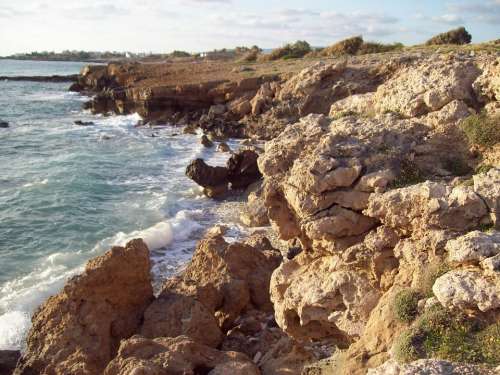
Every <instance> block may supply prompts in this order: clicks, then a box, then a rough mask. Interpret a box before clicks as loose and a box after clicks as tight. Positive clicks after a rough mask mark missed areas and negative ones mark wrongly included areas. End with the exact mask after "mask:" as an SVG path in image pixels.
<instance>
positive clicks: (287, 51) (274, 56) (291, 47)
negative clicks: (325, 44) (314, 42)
mask: <svg viewBox="0 0 500 375" xmlns="http://www.w3.org/2000/svg"><path fill="white" fill-rule="evenodd" d="M311 51H312V48H311V46H310V44H309V43H307V42H306V41H305V40H298V41H296V42H295V43H293V44H287V45H285V46H284V47H281V48H276V49H274V50H272V51H271V53H270V54H269V55H265V57H264V60H269V61H274V60H279V59H297V58H301V57H304V56H305V55H307V54H308V53H309V52H311Z"/></svg>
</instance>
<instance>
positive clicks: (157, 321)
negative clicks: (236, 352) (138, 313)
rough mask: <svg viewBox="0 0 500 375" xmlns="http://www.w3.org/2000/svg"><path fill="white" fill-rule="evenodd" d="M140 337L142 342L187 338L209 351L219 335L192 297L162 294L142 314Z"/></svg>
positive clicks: (211, 321)
mask: <svg viewBox="0 0 500 375" xmlns="http://www.w3.org/2000/svg"><path fill="white" fill-rule="evenodd" d="M140 334H141V335H142V336H144V337H146V338H151V339H153V338H156V337H177V336H188V337H190V338H191V339H193V340H194V341H196V342H198V343H200V344H204V345H207V346H211V347H214V348H215V347H217V346H218V345H219V343H220V342H221V338H222V333H221V331H220V329H219V326H218V325H217V321H216V320H215V317H214V316H213V314H212V313H211V312H210V311H209V310H208V309H207V308H206V307H205V306H203V304H201V303H200V302H198V301H197V300H195V299H194V298H192V297H189V296H183V295H180V294H176V293H168V292H167V293H163V294H162V295H161V296H160V297H159V298H157V299H156V300H155V301H154V302H153V303H152V304H151V305H149V307H148V308H147V309H146V311H145V312H144V322H143V324H142V326H141V329H140Z"/></svg>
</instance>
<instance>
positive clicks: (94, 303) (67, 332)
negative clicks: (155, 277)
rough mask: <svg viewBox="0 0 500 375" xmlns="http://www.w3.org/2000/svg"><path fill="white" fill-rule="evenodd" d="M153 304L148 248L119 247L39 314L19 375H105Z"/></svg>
mask: <svg viewBox="0 0 500 375" xmlns="http://www.w3.org/2000/svg"><path fill="white" fill-rule="evenodd" d="M152 299H153V290H152V287H151V280H150V261H149V251H148V248H147V246H146V245H145V244H144V242H143V241H142V240H133V241H131V242H129V243H128V244H127V245H126V246H125V247H113V248H112V249H111V250H110V251H108V252H107V253H106V254H104V255H102V256H100V257H97V258H95V259H93V260H91V261H89V262H88V264H87V266H86V268H85V272H84V273H83V274H81V275H79V276H76V277H74V278H73V279H71V280H70V281H69V282H68V283H67V284H66V286H65V287H64V289H63V291H62V292H60V293H59V294H57V295H55V296H53V297H51V298H49V299H48V300H47V301H46V302H45V303H44V304H43V305H42V306H41V307H40V308H39V309H38V310H37V312H36V313H35V315H34V316H33V319H32V322H33V326H32V328H31V330H30V332H29V334H28V338H27V348H26V352H25V353H24V354H23V356H22V358H21V360H20V361H19V363H18V365H17V368H16V370H15V372H14V374H16V375H29V374H35V373H36V374H41V375H52V374H60V375H63V374H76V373H78V374H81V375H95V374H99V373H102V371H103V370H104V368H105V367H106V365H107V363H108V362H109V361H110V360H111V359H112V358H113V357H114V355H115V354H116V352H117V350H118V346H119V344H120V341H121V340H122V339H125V338H127V337H130V336H131V335H132V334H134V333H135V332H136V331H137V329H138V328H139V326H140V324H141V321H142V315H143V313H144V311H145V310H146V308H147V306H148V305H149V304H150V303H151V301H152Z"/></svg>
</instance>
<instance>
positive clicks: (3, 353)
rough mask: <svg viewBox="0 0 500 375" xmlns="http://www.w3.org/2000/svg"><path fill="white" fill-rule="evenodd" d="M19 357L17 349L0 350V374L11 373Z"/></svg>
mask: <svg viewBox="0 0 500 375" xmlns="http://www.w3.org/2000/svg"><path fill="white" fill-rule="evenodd" d="M20 357H21V352H20V351H19V350H0V375H11V374H12V372H13V371H14V369H15V368H16V364H17V361H18V360H19V358H20Z"/></svg>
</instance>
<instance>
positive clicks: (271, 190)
mask: <svg viewBox="0 0 500 375" xmlns="http://www.w3.org/2000/svg"><path fill="white" fill-rule="evenodd" d="M428 130H429V129H428V128H427V127H425V126H422V125H421V124H419V123H416V122H413V121H409V120H399V119H396V118H394V117H392V116H390V115H388V116H386V117H384V118H380V119H365V118H358V117H355V116H348V117H344V118H340V119H337V120H333V121H332V120H330V119H328V118H325V117H323V116H312V115H311V116H308V117H306V118H303V119H302V120H301V122H299V123H298V124H295V125H293V126H291V127H289V128H288V129H286V130H285V131H284V132H283V133H282V134H281V135H280V136H279V137H277V138H275V139H274V140H272V141H270V142H268V143H267V144H266V151H265V154H264V155H262V156H261V157H260V158H259V168H260V170H261V171H262V173H263V175H264V197H265V202H266V206H267V208H268V215H269V218H270V220H271V222H272V223H273V225H274V227H275V228H276V229H277V231H278V233H279V234H280V236H281V238H282V239H284V240H289V239H292V238H296V237H297V238H299V239H300V240H301V241H302V245H303V246H304V247H305V248H311V247H313V248H317V249H319V248H321V249H324V250H328V251H333V250H335V249H341V248H346V246H350V245H352V244H354V243H356V242H361V241H362V237H363V236H364V235H365V234H366V233H368V231H369V230H370V229H372V228H373V227H374V226H376V225H377V222H378V221H383V220H382V215H380V214H377V213H376V212H374V210H375V209H376V208H375V206H374V204H375V203H374V201H373V200H372V203H369V197H370V194H373V193H376V194H381V192H383V191H385V190H386V189H387V188H388V186H389V185H390V184H391V183H401V182H405V183H408V182H406V181H405V179H408V180H410V179H415V178H416V177H414V176H420V175H423V174H424V173H428V174H432V173H438V172H439V170H441V169H442V168H444V166H443V165H440V161H439V159H440V157H441V149H440V147H438V146H437V145H436V144H433V143H432V141H430V140H429V139H427V140H425V136H426V134H428V133H427V132H428ZM457 149H459V147H457ZM424 150H425V152H424ZM449 156H450V155H448V157H449ZM408 158H412V160H411V161H410V160H408ZM445 158H446V157H444V156H443V159H445ZM409 176H410V177H409ZM419 178H420V177H419ZM409 182H410V181H409ZM410 183H411V182H410ZM432 186H434V185H432ZM429 188H430V187H429ZM432 189H433V191H434V190H436V192H435V193H433V194H438V195H439V197H442V198H443V199H444V197H445V195H446V196H448V195H450V194H452V193H451V191H448V190H449V189H448V190H446V189H444V188H442V189H441V190H442V191H441V190H439V189H438V188H437V187H433V188H432ZM443 189H444V190H443ZM417 190H418V189H417ZM438 190H439V191H438ZM418 191H420V190H418ZM403 192H404V191H403ZM403 192H399V191H396V192H393V193H391V194H392V195H394V202H392V201H391V203H389V204H388V207H394V210H395V212H396V211H398V212H399V210H401V209H404V208H403V206H404V205H405V204H408V205H410V206H411V207H413V208H415V209H417V210H419V209H421V208H420V207H419V206H413V205H412V204H411V203H409V202H410V201H409V200H406V199H404V198H403V197H401V196H399V195H398V196H397V197H396V196H395V195H397V194H402V193H403ZM408 194H413V193H410V191H408ZM389 196H391V195H388V196H386V197H389ZM408 198H409V197H408ZM412 198H415V199H417V198H416V197H412ZM426 199H427V198H426ZM429 199H430V197H429ZM396 200H397V203H396ZM449 200H450V201H447V202H444V201H443V204H449V205H454V204H456V205H457V207H462V209H463V210H471V211H470V214H469V215H476V217H477V222H478V221H479V220H481V219H482V218H483V216H484V215H485V206H484V204H483V203H482V201H481V199H480V197H479V196H477V195H476V194H475V193H474V192H473V191H472V190H467V189H463V190H460V189H458V188H457V189H456V190H454V192H453V194H452V195H450V198H449ZM461 200H465V202H463V203H462V201H461ZM454 202H455V203H454ZM393 203H394V205H393ZM433 203H435V204H437V203H438V202H437V200H434V201H433ZM369 204H370V205H371V206H370V207H369ZM377 207H378V206H377ZM367 208H368V210H367V211H366V213H363V210H364V209H367ZM377 209H381V208H380V207H379V208H377ZM422 209H423V208H422ZM430 209H431V208H429V210H430ZM434 209H436V210H437V209H438V207H434ZM457 209H459V208H457ZM445 211H446V212H448V210H445ZM450 217H451V215H450Z"/></svg>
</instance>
